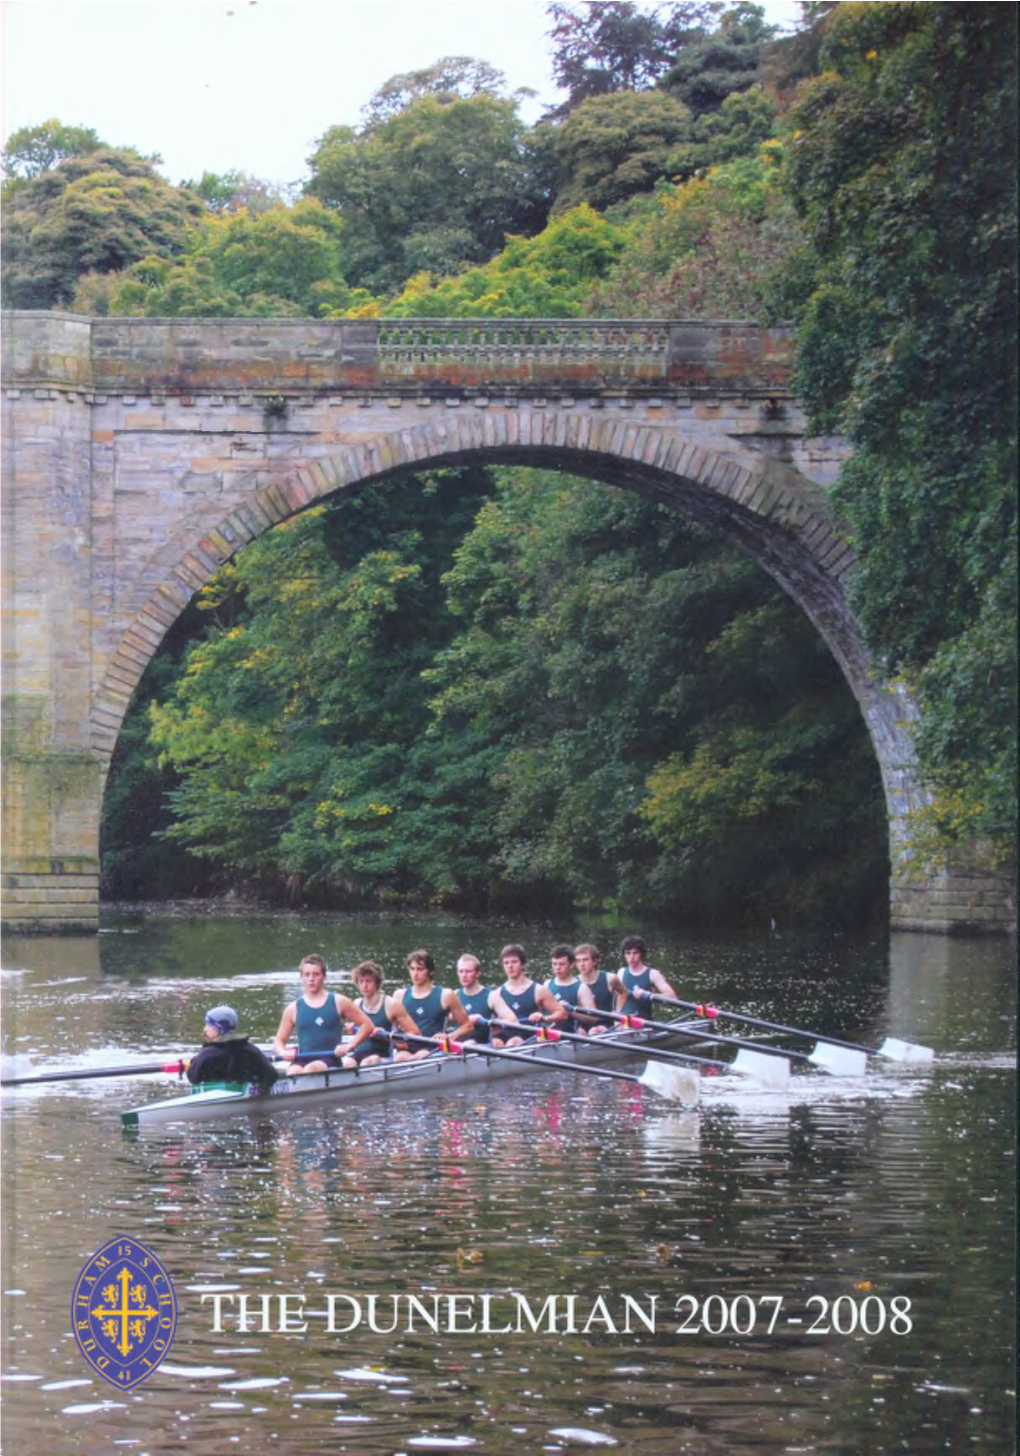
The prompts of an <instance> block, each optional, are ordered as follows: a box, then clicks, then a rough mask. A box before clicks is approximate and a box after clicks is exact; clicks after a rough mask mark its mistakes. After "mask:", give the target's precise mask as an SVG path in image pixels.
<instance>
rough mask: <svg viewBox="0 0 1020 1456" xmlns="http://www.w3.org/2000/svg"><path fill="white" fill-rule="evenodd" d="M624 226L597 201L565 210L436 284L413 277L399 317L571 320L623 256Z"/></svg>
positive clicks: (392, 303)
mask: <svg viewBox="0 0 1020 1456" xmlns="http://www.w3.org/2000/svg"><path fill="white" fill-rule="evenodd" d="M625 237H626V234H625V230H624V229H623V228H620V227H617V226H615V225H614V224H612V223H611V222H609V221H608V220H607V219H606V218H604V217H603V216H601V214H599V213H597V212H596V211H595V210H594V209H593V208H591V207H575V208H573V209H572V210H571V211H570V212H564V213H561V214H560V216H559V217H555V218H553V219H552V221H551V222H550V223H549V224H548V225H547V226H546V227H545V228H543V229H542V231H541V232H540V233H538V234H537V235H536V236H535V237H533V238H510V239H508V241H507V244H506V247H505V248H503V250H502V252H500V253H498V254H497V255H496V257H495V258H494V259H493V260H492V262H491V263H488V264H486V265H484V266H483V267H479V268H470V269H468V270H467V272H464V273H459V274H457V275H456V276H455V277H453V278H444V279H441V280H439V281H438V282H433V280H432V278H431V276H430V275H429V274H421V275H419V276H418V277H416V278H412V279H411V280H410V282H409V283H408V285H407V287H406V288H405V289H404V290H403V292H402V293H400V294H399V295H398V296H397V297H396V298H395V299H391V300H389V302H388V303H387V304H386V313H387V315H388V316H392V317H397V318H400V317H409V318H417V317H428V318H478V317H495V318H529V317H530V318H570V317H572V316H574V315H575V314H579V313H584V312H585V308H586V304H587V300H588V298H589V295H590V293H591V289H592V287H593V285H594V284H595V283H596V281H597V280H598V279H600V278H605V277H607V276H608V274H609V273H610V271H611V269H612V267H613V265H614V264H615V263H616V261H617V259H619V257H620V256H621V253H622V251H623V248H624V245H625Z"/></svg>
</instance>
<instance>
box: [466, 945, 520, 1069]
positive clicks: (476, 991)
mask: <svg viewBox="0 0 1020 1456" xmlns="http://www.w3.org/2000/svg"><path fill="white" fill-rule="evenodd" d="M481 972H482V963H481V961H480V960H479V959H478V957H477V956H476V955H462V956H461V958H460V960H458V962H457V979H458V981H459V982H460V986H459V987H458V990H457V995H458V997H459V998H460V1004H461V1005H462V1006H463V1008H464V1011H465V1013H466V1014H467V1018H468V1020H469V1021H470V1022H471V1026H472V1032H471V1040H472V1041H473V1042H477V1043H478V1044H479V1045H480V1046H494V1047H501V1046H503V1044H504V1043H503V1040H502V1038H501V1037H498V1036H495V1035H493V1033H492V1032H491V1030H490V1028H489V1027H488V1026H487V1025H486V1024H485V1023H486V1022H487V1021H488V1020H489V1019H490V1018H492V1019H493V1020H496V1021H509V1020H510V1019H511V1017H510V1010H509V1007H507V1006H506V1005H504V1003H503V999H502V997H501V996H500V994H499V992H498V991H491V990H489V988H488V987H487V986H483V985H482V975H481Z"/></svg>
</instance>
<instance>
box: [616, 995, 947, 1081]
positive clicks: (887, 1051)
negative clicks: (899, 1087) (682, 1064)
mask: <svg viewBox="0 0 1020 1456" xmlns="http://www.w3.org/2000/svg"><path fill="white" fill-rule="evenodd" d="M636 994H637V995H638V996H647V997H648V999H649V1000H651V1001H662V1002H665V1004H666V1005H667V1006H668V1005H673V1006H682V1007H683V1008H684V1010H685V1011H694V1012H697V1014H698V1015H699V1016H707V1017H709V1018H714V1017H716V1016H725V1017H727V1018H728V1019H729V1020H730V1021H742V1022H744V1023H745V1024H746V1025H747V1026H760V1027H761V1028H762V1029H763V1030H764V1031H783V1032H786V1034H787V1035H788V1036H807V1037H810V1038H811V1040H812V1041H816V1042H819V1043H820V1046H817V1047H815V1053H820V1052H821V1050H822V1047H839V1048H841V1049H842V1050H844V1051H851V1052H863V1053H864V1055H865V1056H868V1057H887V1058H888V1059H889V1060H890V1061H893V1062H933V1061H934V1060H935V1053H934V1051H933V1050H932V1049H931V1047H926V1046H918V1045H916V1043H914V1042H909V1041H900V1040H899V1039H898V1038H897V1037H894V1036H887V1037H886V1039H885V1041H883V1043H882V1045H881V1046H878V1047H869V1046H862V1045H861V1043H860V1042H856V1041H840V1040H839V1038H838V1037H834V1036H820V1035H819V1034H818V1032H817V1031H805V1030H804V1029H803V1028H802V1027H797V1026H781V1025H780V1024H779V1022H777V1021H762V1020H761V1018H760V1017H756V1016H746V1015H744V1014H743V1013H742V1012H740V1011H726V1010H724V1009H723V1008H722V1007H721V1006H707V1005H706V1006H699V1005H698V1004H697V1003H696V1002H694V1001H679V1000H675V999H674V998H673V997H671V996H658V995H656V994H655V992H653V991H641V990H639V991H637V993H636ZM823 1055H824V1053H823ZM811 1060H812V1061H819V1062H820V1063H821V1057H820V1056H816V1055H815V1054H814V1053H813V1054H812V1056H811ZM821 1064H822V1065H824V1063H821Z"/></svg>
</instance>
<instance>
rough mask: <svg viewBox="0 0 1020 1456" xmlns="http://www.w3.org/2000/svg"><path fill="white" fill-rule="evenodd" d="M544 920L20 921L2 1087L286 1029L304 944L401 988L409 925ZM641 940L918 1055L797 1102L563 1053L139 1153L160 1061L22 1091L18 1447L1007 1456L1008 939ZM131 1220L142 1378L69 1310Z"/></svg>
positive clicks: (818, 1026) (151, 1142)
mask: <svg viewBox="0 0 1020 1456" xmlns="http://www.w3.org/2000/svg"><path fill="white" fill-rule="evenodd" d="M563 933H564V928H563V927H557V928H552V929H550V928H549V927H544V928H543V927H534V926H522V925H515V924H503V925H494V924H477V923H471V922H466V921H461V920H456V919H451V918H426V917H420V918H414V917H407V916H405V917H402V918H389V919H383V918H374V917H370V918H366V917H361V918H347V917H336V916H322V917H314V916H269V915H265V916H258V915H252V914H243V915H233V916H226V915H215V914H197V915H196V914H188V915H172V914H149V915H138V916H134V917H128V916H122V917H119V918H118V917H117V916H114V915H111V916H110V917H109V918H108V919H107V921H106V923H105V925H104V930H103V932H102V933H101V934H100V935H99V936H98V937H96V938H93V939H90V938H73V939H49V938H40V939H13V938H11V939H8V940H7V941H6V942H5V944H4V954H3V965H4V967H5V969H4V975H3V1037H4V1052H5V1071H6V1074H7V1075H10V1074H11V1071H12V1068H14V1069H18V1070H21V1071H24V1070H25V1069H26V1068H28V1067H32V1068H34V1069H35V1070H37V1071H43V1070H52V1069H54V1068H57V1067H60V1068H85V1067H93V1068H98V1067H101V1066H109V1065H114V1064H127V1063H130V1062H132V1061H137V1060H141V1061H143V1062H145V1061H149V1060H152V1058H153V1057H154V1056H155V1057H156V1058H157V1059H158V1058H160V1057H162V1056H163V1055H164V1054H168V1053H176V1052H180V1051H188V1050H190V1049H191V1048H192V1047H193V1046H194V1045H196V1043H197V1039H198V1033H199V1032H200V1029H201V1024H202V1019H203V1012H204V1010H205V1009H206V1007H208V1006H209V1005H211V1004H213V1003H214V1002H219V1001H229V1002H230V1003H232V1004H233V1005H234V1006H235V1007H236V1008H237V1009H238V1010H239V1012H240V1013H241V1016H242V1021H243V1025H244V1027H245V1029H249V1030H251V1031H252V1032H253V1033H255V1034H256V1035H257V1036H258V1037H259V1038H260V1039H262V1040H268V1038H269V1037H270V1036H271V1034H272V1032H273V1031H274V1030H275V1027H276V1023H277V1021H278V1019H279V1015H280V1012H281V1010H282V1008H283V1006H284V1004H285V1003H286V1001H287V1000H289V999H291V997H292V996H293V995H294V994H296V991H297V982H296V976H295V967H296V965H297V962H298V960H299V959H300V957H301V956H302V955H303V954H305V953H307V952H308V951H311V950H313V949H315V950H320V951H322V952H323V953H324V954H325V955H326V956H327V957H328V958H329V961H330V965H331V966H335V967H338V968H342V967H350V966H351V965H353V964H354V963H355V962H356V961H357V960H360V959H362V958H365V957H372V958H374V959H377V960H379V961H380V962H381V963H382V964H383V965H384V967H385V968H386V970H387V973H388V976H389V979H390V982H391V984H392V983H394V982H399V981H400V980H401V974H400V971H401V967H402V964H403V957H404V955H405V953H406V952H407V951H408V950H410V949H412V948H413V947H415V946H416V945H418V944H426V945H428V946H429V947H430V948H431V949H432V950H433V952H434V953H435V955H436V961H437V966H438V967H440V968H441V969H440V977H439V978H440V979H441V980H443V981H445V983H446V984H448V985H453V984H455V978H454V976H453V972H452V968H453V965H454V963H455V960H456V957H457V956H458V954H460V953H461V952H462V951H464V950H468V949H470V950H473V951H474V952H475V953H476V954H478V955H480V956H481V957H482V959H483V962H484V964H485V966H486V967H487V968H488V969H489V970H490V972H491V973H494V970H495V966H496V957H497V955H498V951H499V948H500V945H501V944H502V943H503V942H504V941H509V940H522V941H523V942H524V943H525V945H526V946H527V947H528V948H529V951H530V953H531V957H532V960H531V966H530V969H531V970H532V971H533V972H534V973H535V974H536V975H537V974H538V972H539V971H542V972H544V971H545V967H546V965H547V961H546V956H547V953H548V949H549V946H550V945H551V943H552V941H553V940H554V939H558V938H560V937H561V936H562V935H563ZM566 934H567V938H569V939H574V940H578V939H581V938H585V937H586V931H585V928H584V927H574V928H573V929H572V930H568V931H567V932H566ZM595 938H598V937H595ZM603 938H604V941H605V944H606V945H607V946H609V945H611V944H612V943H613V941H614V940H618V936H617V935H610V934H609V933H608V932H607V933H606V934H605V935H604V937H603ZM651 950H652V955H651V956H650V959H651V960H652V963H653V964H656V965H658V966H660V968H661V969H662V970H663V971H664V973H666V974H667V976H668V977H669V978H670V979H671V980H672V981H673V983H674V985H675V986H676V988H677V990H678V993H679V994H680V995H681V996H683V997H685V998H688V999H691V1000H701V999H713V1000H715V1001H717V1002H718V1003H719V1004H721V1005H725V1006H730V1007H731V1008H736V1009H742V1010H746V1011H749V1012H750V1013H751V1014H753V1015H756V1016H760V1017H764V1018H766V1019H769V1020H773V1021H779V1022H785V1023H787V1024H792V1025H795V1026H804V1027H811V1028H814V1029H815V1030H817V1031H820V1032H824V1033H828V1034H829V1035H843V1036H848V1037H850V1038H851V1039H853V1040H861V1041H864V1042H865V1043H866V1044H867V1045H869V1046H877V1044H878V1042H879V1041H880V1040H881V1039H882V1037H883V1036H885V1035H886V1034H891V1035H894V1036H896V1037H899V1038H902V1039H904V1040H907V1041H912V1042H921V1043H923V1044H925V1045H928V1046H931V1047H934V1049H935V1051H936V1054H937V1056H936V1060H935V1063H934V1065H933V1066H931V1067H916V1066H909V1065H902V1064H897V1063H892V1062H887V1061H880V1060H879V1059H877V1058H873V1059H871V1061H870V1063H869V1071H868V1075H867V1076H866V1077H865V1078H863V1079H848V1078H835V1077H827V1076H825V1075H824V1074H823V1073H821V1072H820V1071H818V1070H816V1069H813V1068H808V1069H807V1070H804V1071H801V1070H798V1072H797V1074H796V1075H795V1077H794V1079H793V1081H792V1084H791V1089H790V1090H789V1091H788V1092H776V1091H767V1090H763V1089H761V1088H759V1087H756V1086H755V1085H754V1084H753V1083H751V1082H749V1081H747V1080H745V1079H743V1078H740V1077H734V1076H725V1075H721V1076H717V1077H712V1078H705V1079H704V1090H703V1095H702V1102H701V1106H700V1108H699V1109H698V1110H696V1111H689V1110H685V1109H683V1108H680V1107H678V1106H677V1105H675V1104H673V1103H671V1102H668V1101H665V1100H664V1099H662V1098H660V1097H657V1096H656V1095H655V1093H654V1092H652V1091H650V1090H649V1089H647V1088H645V1087H639V1086H635V1085H633V1084H626V1083H621V1082H615V1081H605V1080H596V1079H595V1078H590V1077H586V1076H581V1075H576V1074H571V1073H569V1072H568V1071H565V1070H561V1071H558V1072H551V1073H542V1074H535V1075H534V1076H527V1077H521V1078H516V1079H513V1080H511V1081H509V1082H499V1081H498V1080H495V1081H492V1082H486V1083H482V1084H476V1085H474V1086H472V1087H470V1088H467V1087H465V1088H464V1089H463V1090H461V1091H459V1092H453V1093H447V1094H445V1095H444V1096H443V1097H441V1098H432V1099H424V1098H416V1097H412V1096H407V1097H405V1098H404V1099H403V1100H402V1101H401V1102H400V1103H399V1104H387V1105H386V1106H385V1107H383V1106H379V1105H369V1106H366V1107H364V1108H362V1109H360V1110H359V1111H358V1112H357V1115H356V1117H355V1116H353V1115H352V1113H350V1112H349V1113H348V1114H347V1116H346V1117H345V1118H344V1119H341V1118H340V1117H339V1116H338V1115H337V1114H336V1113H335V1112H332V1113H324V1112H322V1111H319V1112H314V1111H311V1110H307V1111H305V1112H300V1111H298V1112H292V1113H289V1114H286V1115H277V1116H276V1117H274V1118H269V1117H267V1116H265V1115H262V1116H260V1117H256V1116H252V1117H244V1118H239V1119H237V1120H233V1121H232V1120H225V1121H222V1122H207V1123H203V1124H190V1125H180V1126H169V1127H168V1126H163V1127H159V1128H156V1129H149V1130H143V1131H141V1132H137V1133H135V1134H134V1135H132V1134H130V1133H127V1132H123V1131H122V1130H121V1125H120V1119H119V1113H120V1111H121V1109H122V1108H124V1107H125V1106H130V1105H136V1104H138V1103H140V1102H144V1101H146V1100H149V1099H154V1098H156V1097H158V1096H160V1095H165V1093H166V1091H167V1090H168V1085H167V1084H168V1082H170V1080H171V1079H169V1078H167V1077H166V1076H159V1075H156V1076H139V1077H129V1078H126V1079H117V1080H94V1081H74V1082H67V1083H56V1084H50V1085H44V1086H41V1087H38V1088H24V1089H17V1090H15V1089H9V1090H7V1091H6V1092H5V1094H4V1104H3V1123H2V1138H3V1147H2V1151H3V1164H2V1197H3V1206H2V1219H3V1270H2V1283H3V1358H2V1368H0V1396H2V1412H0V1414H2V1423H3V1424H2V1431H3V1450H4V1453H5V1456H36V1453H45V1456H72V1453H73V1456H81V1453H93V1452H104V1453H105V1452H125V1453H131V1456H147V1453H151V1456H156V1453H164V1452H169V1451H175V1452H176V1451H180V1450H188V1451H192V1452H195V1453H200V1456H207V1453H219V1452H230V1451H234V1450H241V1451H256V1450H268V1451H277V1452H282V1453H288V1456H306V1453H307V1456H319V1453H320V1452H324V1451H330V1452H341V1451H348V1452H356V1453H360V1452H364V1453H383V1456H395V1453H398V1452H404V1453H407V1456H410V1453H412V1452H416V1451H420V1450H435V1451H459V1450H469V1451H475V1452H479V1453H500V1452H504V1451H510V1450H514V1451H519V1452H557V1451H576V1450H582V1449H587V1448H606V1449H610V1448H614V1447H615V1448H616V1449H617V1450H619V1451H621V1452H625V1453H635V1456H646V1453H647V1456H652V1453H656V1456H658V1453H662V1456H667V1453H668V1456H673V1453H685V1452H691V1453H699V1456H704V1453H710V1456H711V1453H727V1456H742V1453H773V1452H775V1453H779V1452H789V1453H811V1452H826V1453H828V1452H839V1453H869V1456H872V1453H875V1456H877V1453H884V1452H905V1453H910V1456H923V1453H927V1452H975V1453H982V1456H996V1453H1003V1456H1006V1453H1009V1456H1012V1452H1013V1451H1014V1419H1013V1417H1014V1393H1013V1385H1014V1374H1013V1372H1014V1329H1015V1326H1014V1268H1015V1252H1014V1226H1015V1222H1014V1190H1015V1182H1016V1179H1015V1163H1014V1130H1015V1106H1016V1102H1015V1004H1016V985H1015V947H1014V946H1013V944H1012V943H1009V942H1001V941H973V942H968V941H950V940H946V939H942V938H938V937H928V936H894V937H892V939H891V940H889V939H884V938H877V939H875V940H871V941H860V942H856V943H855V942H851V941H846V940H833V939H809V938H805V937H798V936H795V935H786V934H782V933H780V934H767V935H761V936H748V937H742V938H736V939H727V940H718V939H717V940H695V939H692V938H690V937H687V936H679V935H677V934H675V933H674V934H673V935H667V934H663V935H656V937H655V939H654V942H653V943H652V945H651ZM606 959H607V960H608V961H610V963H611V964H615V957H613V956H609V955H607V957H606ZM491 979H492V976H491V975H490V980H491ZM333 983H334V984H335V985H336V986H337V987H340V986H341V985H342V983H343V976H342V974H341V973H340V972H338V973H337V975H336V977H335V978H334V982H333ZM734 1029H735V1028H734ZM788 1045H790V1046H791V1047H793V1046H799V1047H800V1048H801V1049H804V1048H805V1047H810V1045H811V1044H810V1042H806V1043H805V1042H803V1041H801V1042H797V1041H792V1040H788ZM12 1058H13V1059H15V1060H13V1061H12ZM635 1066H636V1068H638V1067H639V1064H635ZM122 1237H126V1238H131V1239H134V1240H137V1241H139V1242H140V1243H142V1244H144V1246H145V1247H146V1248H147V1249H148V1250H149V1251H151V1253H152V1254H154V1255H155V1256H156V1258H157V1259H158V1260H159V1261H160V1262H161V1263H162V1264H163V1265H164V1267H165V1268H166V1270H167V1271H168V1273H169V1275H170V1277H171V1279H172V1282H173V1287H174V1291H175V1294H176V1299H177V1309H178V1314H177V1328H176V1335H175V1338H174V1342H173V1345H172V1348H171V1349H170V1351H169V1354H168V1355H167V1357H166V1359H165V1360H164V1362H163V1363H162V1364H161V1365H160V1366H159V1368H158V1369H157V1370H156V1371H155V1373H154V1374H153V1375H151V1376H150V1377H149V1378H148V1379H147V1380H145V1381H144V1382H143V1383H142V1384H140V1385H138V1386H136V1387H135V1388H134V1389H132V1390H129V1391H125V1390H122V1389H117V1388H116V1387H115V1386H113V1385H111V1384H110V1383H108V1382H107V1381H105V1380H104V1379H103V1378H102V1377H100V1376H99V1375H97V1374H95V1373H94V1372H93V1370H92V1369H91V1367H90V1366H89V1365H88V1364H87V1363H86V1361H85V1359H84V1357H83V1355H82V1353H81V1352H80V1350H79V1349H78V1346H77V1345H76V1343H75V1340H74V1336H73V1332H72V1325H71V1300H72V1293H73V1290H74V1286H75V1283H76V1281H77V1279H78V1276H79V1274H80V1273H81V1272H82V1270H83V1268H84V1266H85V1265H86V1264H87V1263H88V1261H89V1260H90V1259H91V1258H92V1256H93V1255H94V1254H95V1253H96V1251H97V1250H99V1249H100V1248H102V1246H103V1245H105V1244H107V1243H108V1242H109V1241H110V1240H112V1239H115V1238H122ZM241 1295H246V1296H247V1302H246V1304H241V1303H240V1302H239V1297H240V1296H241ZM214 1296H215V1297H214ZM280 1296H287V1298H285V1299H284V1301H283V1303H282V1304H281V1301H280V1298H279V1297H280ZM373 1296H374V1299H373ZM454 1296H456V1297H454ZM328 1311H332V1316H333V1317H332V1322H330V1321H329V1320H328V1319H327V1317H326V1316H327V1312H328ZM242 1315H243V1316H244V1318H242ZM302 1323H303V1325H304V1328H299V1327H298V1326H299V1325H300V1324H302ZM532 1325H537V1326H538V1328H537V1329H533V1328H532ZM391 1327H393V1328H391Z"/></svg>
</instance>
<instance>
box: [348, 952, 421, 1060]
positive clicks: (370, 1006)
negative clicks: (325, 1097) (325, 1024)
mask: <svg viewBox="0 0 1020 1456" xmlns="http://www.w3.org/2000/svg"><path fill="white" fill-rule="evenodd" d="M351 979H352V980H353V982H354V984H355V985H356V986H357V988H358V990H359V992H360V993H361V994H360V995H359V997H358V1000H357V1002H356V1003H355V1004H356V1005H357V1006H359V1007H360V1008H361V1010H362V1011H363V1012H364V1013H365V1015H366V1016H367V1017H368V1019H369V1021H371V1023H372V1025H373V1026H374V1027H375V1028H376V1030H377V1031H384V1032H390V1031H392V1030H393V1028H394V1026H398V1027H399V1028H400V1030H401V1031H406V1032H407V1033H408V1034H409V1035H410V1036H417V1034H418V1028H417V1026H416V1025H415V1024H414V1022H413V1021H412V1020H411V1018H410V1016H409V1015H408V1014H407V1012H406V1011H405V1010H404V1003H403V1002H402V1001H401V1000H400V999H399V997H397V996H384V995H383V982H384V979H385V977H384V976H383V973H382V968H381V967H380V966H377V965H376V963H375V961H362V962H361V964H360V965H359V966H355V967H354V970H353V971H352V972H351ZM348 1029H349V1030H350V1031H353V1030H354V1027H353V1026H352V1027H349V1028H348ZM392 1055H393V1044H392V1042H391V1041H390V1039H389V1036H372V1037H369V1039H368V1041H366V1042H362V1044H361V1046H359V1047H355V1048H354V1050H353V1051H349V1052H348V1053H347V1055H346V1056H345V1057H344V1058H343V1060H342V1062H341V1065H342V1066H344V1067H346V1068H347V1069H348V1070H349V1071H356V1070H357V1068H358V1067H374V1066H375V1065H376V1064H377V1063H378V1062H381V1061H384V1060H385V1061H389V1060H390V1059H391V1057H392Z"/></svg>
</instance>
